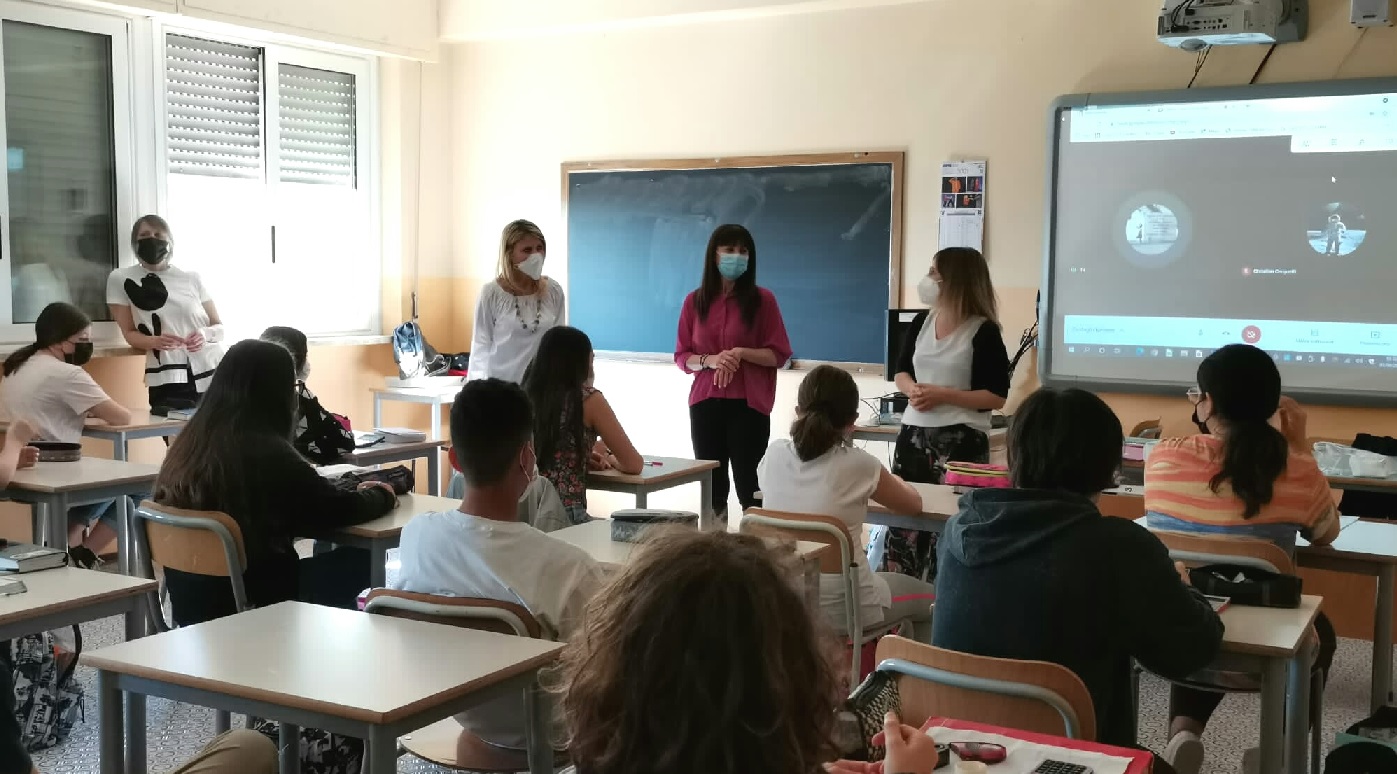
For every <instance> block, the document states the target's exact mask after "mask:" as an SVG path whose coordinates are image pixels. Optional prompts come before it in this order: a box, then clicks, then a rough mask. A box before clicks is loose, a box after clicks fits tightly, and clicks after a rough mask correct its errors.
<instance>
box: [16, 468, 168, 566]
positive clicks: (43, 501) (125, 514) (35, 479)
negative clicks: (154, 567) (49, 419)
mask: <svg viewBox="0 0 1397 774" xmlns="http://www.w3.org/2000/svg"><path fill="white" fill-rule="evenodd" d="M159 472H160V468H158V467H156V466H155V465H142V464H139V463H135V462H122V461H120V460H104V459H101V458H98V457H83V458H82V459H80V460H78V461H77V462H40V463H39V464H37V465H35V466H34V467H32V468H28V469H25V470H19V471H15V476H14V478H13V479H12V480H11V481H10V485H9V486H8V487H6V488H5V489H3V490H0V495H3V496H4V497H6V498H8V499H10V500H13V501H15V502H19V503H28V504H29V505H31V506H33V508H34V542H35V543H38V544H40V545H46V546H51V547H53V548H57V549H60V550H64V551H66V550H68V509H69V508H71V507H73V506H75V505H86V504H88V503H100V502H102V501H104V500H116V509H117V532H118V536H117V547H118V552H119V553H118V559H119V561H120V563H121V573H122V574H123V575H129V574H131V573H130V571H131V551H130V545H131V542H130V539H129V533H130V531H131V509H130V506H129V504H128V503H127V502H126V498H127V497H129V496H136V495H144V494H146V493H149V492H150V490H151V488H152V487H153V486H154V485H155V476H156V474H157V473H159Z"/></svg>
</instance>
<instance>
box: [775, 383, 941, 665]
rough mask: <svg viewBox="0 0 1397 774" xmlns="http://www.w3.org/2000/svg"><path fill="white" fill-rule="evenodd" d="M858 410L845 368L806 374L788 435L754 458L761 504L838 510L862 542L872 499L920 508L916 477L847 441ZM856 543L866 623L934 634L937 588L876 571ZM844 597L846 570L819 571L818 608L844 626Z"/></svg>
mask: <svg viewBox="0 0 1397 774" xmlns="http://www.w3.org/2000/svg"><path fill="white" fill-rule="evenodd" d="M858 417H859V388H858V385H856V384H854V377H852V376H850V375H849V373H848V372H847V371H842V370H840V369H838V368H835V367H834V366H827V365H824V366H818V367H816V368H815V370H813V371H811V372H810V373H809V374H807V375H806V377H805V379H804V380H803V381H801V383H800V393H799V395H798V396H797V399H796V420H795V423H794V424H792V425H791V439H790V440H779V441H773V442H772V443H771V445H770V446H768V447H767V450H766V456H765V457H763V458H762V461H761V464H759V465H758V466H757V484H758V486H760V487H761V490H762V506H763V507H765V508H770V509H771V510H773V511H787V512H791V513H817V514H823V515H826V516H833V517H835V518H837V519H839V520H840V521H842V522H844V524H845V525H846V526H847V527H848V528H849V535H850V537H852V538H853V539H854V540H857V541H860V543H861V542H862V539H863V522H864V517H865V516H867V514H868V501H869V500H870V499H872V500H873V501H874V502H877V503H879V504H881V505H884V506H887V507H888V508H890V509H892V510H893V511H896V512H897V513H920V512H921V510H922V496H921V494H919V493H918V492H917V490H916V489H914V488H913V487H912V485H911V484H908V483H907V482H906V481H903V480H902V479H900V478H898V477H897V476H894V475H893V474H892V473H889V472H888V469H887V468H885V467H883V463H881V462H879V461H878V459H877V458H876V457H874V456H873V455H872V454H869V453H868V452H866V451H864V450H862V449H856V448H854V447H853V446H852V445H850V443H849V436H850V434H851V433H852V432H853V429H854V422H855V421H857V420H858ZM854 549H855V550H854V554H855V560H854V561H855V562H857V564H858V569H857V572H858V583H859V600H858V603H859V613H860V615H859V620H860V621H861V622H862V623H863V625H864V628H868V627H869V626H872V625H874V624H877V623H879V622H880V621H884V620H903V619H911V621H912V628H913V631H914V633H915V637H916V639H918V640H920V641H922V642H931V603H932V602H933V601H934V600H935V598H936V588H935V587H934V586H932V585H931V584H930V583H927V582H926V581H923V580H919V579H917V578H913V577H912V576H910V575H903V574H901V573H895V572H880V573H876V574H875V573H874V572H873V571H872V570H870V569H869V567H868V558H867V551H866V550H865V549H864V547H863V546H862V545H858V546H855V547H854ZM845 604H846V600H845V592H844V585H843V582H842V578H841V576H839V575H830V574H825V575H822V576H820V608H821V609H822V610H823V611H824V612H825V615H826V616H828V617H829V619H830V622H831V623H832V624H833V625H834V626H835V627H836V628H837V629H838V630H839V631H841V632H842V631H844V628H845V627H844V614H845V611H844V605H845Z"/></svg>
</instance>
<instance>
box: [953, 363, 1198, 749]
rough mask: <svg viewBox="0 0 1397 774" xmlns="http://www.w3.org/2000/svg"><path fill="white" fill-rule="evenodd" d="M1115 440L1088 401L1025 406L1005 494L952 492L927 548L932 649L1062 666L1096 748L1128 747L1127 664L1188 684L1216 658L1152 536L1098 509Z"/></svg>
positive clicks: (1062, 393)
mask: <svg viewBox="0 0 1397 774" xmlns="http://www.w3.org/2000/svg"><path fill="white" fill-rule="evenodd" d="M1121 441H1122V433H1121V424H1120V420H1118V419H1117V418H1116V415H1115V414H1114V413H1112V412H1111V409H1110V407H1108V406H1107V405H1106V404H1105V403H1104V402H1102V400H1101V399H1100V398H1098V397H1096V396H1095V395H1093V394H1091V393H1089V392H1085V391H1082V390H1052V389H1043V390H1039V391H1038V392H1036V393H1034V394H1033V395H1031V396H1030V397H1029V398H1028V399H1027V400H1026V401H1024V403H1023V405H1022V406H1020V407H1019V410H1018V412H1017V413H1016V414H1014V421H1013V423H1012V424H1011V425H1010V426H1009V444H1008V446H1009V448H1008V451H1009V469H1010V476H1011V478H1012V480H1013V484H1014V486H1015V487H1016V488H1015V489H977V490H975V491H973V492H970V493H969V494H967V495H965V496H964V497H962V498H961V501H960V513H958V514H956V515H955V516H954V517H953V518H952V519H951V520H950V522H948V523H947V525H946V532H945V534H944V535H943V536H942V538H941V541H940V544H939V545H938V547H937V552H938V553H937V561H938V562H939V565H938V566H939V567H940V568H941V569H940V574H939V575H938V576H937V581H936V585H937V597H936V617H935V620H934V621H933V622H932V629H933V631H932V636H931V642H932V644H933V645H936V646H938V647H942V648H948V649H951V650H958V651H962V652H965V653H974V654H977V655H981V656H991V657H995V658H1013V659H1030V660H1037V661H1049V662H1053V663H1056V664H1061V665H1062V666H1065V667H1067V668H1068V669H1070V670H1072V671H1073V672H1075V673H1076V674H1077V676H1078V677H1080V678H1082V682H1083V683H1085V684H1086V687H1087V690H1088V692H1090V693H1091V698H1092V703H1093V704H1094V705H1095V706H1096V722H1097V730H1096V736H1097V739H1099V740H1100V741H1101V742H1104V743H1106V744H1114V745H1120V746H1133V745H1134V744H1135V734H1134V730H1135V718H1134V707H1135V702H1134V696H1133V695H1132V694H1131V690H1130V686H1131V672H1130V670H1131V663H1130V662H1131V659H1132V658H1133V659H1135V660H1138V661H1139V662H1140V663H1141V664H1142V665H1143V666H1144V667H1145V668H1146V669H1149V670H1150V671H1152V672H1155V673H1157V674H1160V675H1163V676H1164V677H1168V678H1184V677H1187V676H1188V675H1189V674H1191V673H1193V672H1195V671H1197V670H1198V669H1201V668H1202V667H1204V666H1206V665H1207V664H1208V663H1209V662H1210V661H1211V660H1212V659H1213V657H1214V656H1215V655H1217V652H1218V648H1219V647H1220V646H1221V644H1222V621H1221V620H1220V619H1219V618H1218V615H1217V613H1215V612H1213V609H1212V607H1210V606H1209V605H1208V602H1207V601H1206V600H1204V599H1203V597H1202V595H1200V594H1199V593H1198V592H1197V591H1195V590H1194V589H1192V588H1191V587H1189V586H1188V585H1186V583H1185V581H1184V580H1182V579H1181V575H1182V573H1183V571H1182V569H1181V566H1178V565H1175V564H1174V563H1173V562H1172V561H1170V559H1169V552H1168V550H1167V549H1166V548H1165V547H1164V544H1163V543H1161V542H1159V539H1158V538H1156V537H1155V536H1154V535H1151V534H1150V533H1149V532H1148V531H1147V530H1146V529H1145V528H1144V527H1142V526H1140V525H1138V524H1134V523H1132V522H1130V521H1127V520H1125V519H1117V518H1111V517H1108V516H1103V515H1102V514H1101V512H1100V511H1098V510H1097V508H1096V500H1097V498H1098V496H1099V495H1100V493H1101V492H1102V491H1103V490H1105V489H1108V488H1110V487H1111V486H1113V485H1114V484H1115V472H1116V469H1117V468H1118V467H1119V466H1120V458H1121Z"/></svg>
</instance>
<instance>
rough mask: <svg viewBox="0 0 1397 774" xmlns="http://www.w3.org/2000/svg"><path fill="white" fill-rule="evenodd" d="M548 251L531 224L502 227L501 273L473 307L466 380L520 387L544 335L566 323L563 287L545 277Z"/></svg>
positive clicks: (512, 224)
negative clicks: (503, 382) (473, 314)
mask: <svg viewBox="0 0 1397 774" xmlns="http://www.w3.org/2000/svg"><path fill="white" fill-rule="evenodd" d="M547 249H548V245H547V243H546V242H545V241H544V239H543V232H542V231H540V230H539V228H538V226H535V225H534V224H533V223H530V222H529V221H527V220H516V221H514V222H513V223H510V224H509V225H508V226H505V227H504V233H502V234H501V235H500V264H499V270H498V271H497V273H496V276H495V281H494V282H491V283H490V284H488V285H486V286H485V287H484V288H483V289H482V290H481V291H480V301H479V303H477V304H476V307H475V335H474V336H473V337H472V339H471V358H470V366H469V368H468V371H469V376H468V377H467V378H469V379H472V380H474V379H487V378H494V379H503V380H505V381H507V382H515V383H518V382H520V381H521V380H522V379H523V378H524V369H526V368H528V366H529V361H531V360H533V358H534V352H536V351H538V343H539V341H540V340H541V339H542V338H543V334H545V333H547V332H548V329H549V328H552V327H554V326H557V325H565V324H567V313H566V310H565V309H564V308H563V307H564V304H563V286H562V285H559V284H558V283H557V282H556V281H554V280H552V279H549V278H548V277H545V276H543V258H544V253H545V252H546V251H547Z"/></svg>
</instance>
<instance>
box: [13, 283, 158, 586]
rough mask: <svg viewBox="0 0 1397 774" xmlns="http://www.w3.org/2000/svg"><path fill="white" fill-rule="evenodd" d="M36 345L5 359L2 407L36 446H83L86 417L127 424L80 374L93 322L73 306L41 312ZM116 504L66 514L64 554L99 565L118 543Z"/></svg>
mask: <svg viewBox="0 0 1397 774" xmlns="http://www.w3.org/2000/svg"><path fill="white" fill-rule="evenodd" d="M34 336H35V341H34V343H33V344H30V345H28V346H25V347H21V348H20V349H18V350H15V352H14V353H13V354H11V355H10V356H9V357H8V358H6V359H5V366H4V374H5V378H4V380H3V381H0V405H3V406H4V408H5V411H6V413H8V414H9V415H10V417H11V418H12V419H24V420H27V421H28V422H29V423H30V424H31V425H33V427H34V429H35V430H36V431H37V433H38V435H37V436H36V437H37V438H38V439H39V440H43V441H55V442H58V443H81V442H82V430H83V423H84V422H85V421H86V420H87V418H88V417H89V416H92V417H96V418H98V419H100V420H102V421H104V422H106V423H108V424H112V425H123V424H129V423H130V422H131V412H130V411H128V410H127V409H126V408H125V407H124V406H122V405H121V404H120V403H117V402H116V401H114V400H112V399H111V398H110V397H108V396H107V393H106V392H104V391H103V390H102V388H101V387H99V386H97V382H95V381H93V379H92V377H91V376H90V375H89V374H88V373H87V371H84V370H83V369H82V366H83V364H85V363H87V361H88V360H90V359H91V358H92V321H91V320H89V319H88V318H87V315H86V314H83V312H82V310H81V309H78V308H77V307H76V306H73V305H72V304H64V303H54V304H49V305H48V306H46V307H44V310H43V311H42V312H40V313H39V317H38V319H37V320H36V321H35V322H34ZM114 504H115V503H114V501H112V500H107V501H105V502H100V503H93V504H91V505H79V506H77V507H74V508H70V509H68V545H69V546H71V548H70V549H69V551H68V553H69V555H70V556H71V557H72V559H73V562H74V563H75V564H77V565H79V566H82V567H95V566H96V565H97V564H98V559H97V551H99V550H101V549H102V548H103V547H105V546H107V545H109V544H110V543H111V542H112V541H113V540H115V539H116V512H115V510H114V509H113V508H112V506H113V505H114Z"/></svg>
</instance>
